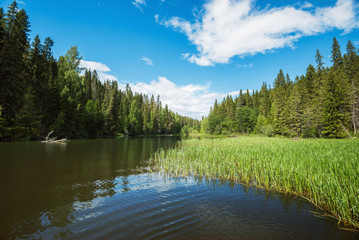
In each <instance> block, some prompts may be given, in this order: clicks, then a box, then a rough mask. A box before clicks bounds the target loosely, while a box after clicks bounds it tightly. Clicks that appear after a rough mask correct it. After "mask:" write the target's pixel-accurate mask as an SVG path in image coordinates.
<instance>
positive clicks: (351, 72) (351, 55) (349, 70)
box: [344, 41, 359, 135]
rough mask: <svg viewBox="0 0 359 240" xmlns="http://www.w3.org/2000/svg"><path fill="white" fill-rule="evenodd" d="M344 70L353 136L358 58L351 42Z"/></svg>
mask: <svg viewBox="0 0 359 240" xmlns="http://www.w3.org/2000/svg"><path fill="white" fill-rule="evenodd" d="M344 68H345V73H346V75H347V76H348V80H349V84H350V85H351V89H350V105H351V106H350V108H351V124H352V129H353V131H354V135H356V133H357V126H358V125H359V91H358V85H359V70H358V69H359V56H358V54H357V50H356V48H355V47H354V45H353V44H352V43H351V41H348V44H347V53H346V54H345V55H344Z"/></svg>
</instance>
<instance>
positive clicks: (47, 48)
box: [0, 1, 200, 140]
mask: <svg viewBox="0 0 359 240" xmlns="http://www.w3.org/2000/svg"><path fill="white" fill-rule="evenodd" d="M29 26H30V24H29V21H28V17H27V15H26V12H25V11H24V10H20V9H18V7H17V3H16V1H14V2H13V3H12V4H11V5H10V7H9V9H8V11H7V13H6V14H4V12H3V9H2V8H1V9H0V79H1V81H0V87H1V88H0V90H1V95H0V110H1V111H0V139H1V140H11V139H21V138H24V137H29V136H35V137H38V136H46V135H47V134H48V132H50V131H51V130H54V135H56V136H58V137H68V138H87V137H89V138H95V137H101V136H116V135H117V134H126V135H128V134H131V135H139V134H146V135H148V134H150V135H152V134H154V135H157V134H179V133H180V132H181V129H182V127H183V126H185V125H187V126H189V127H190V128H192V129H196V130H199V126H200V124H199V121H198V120H194V119H191V118H187V117H182V116H180V115H178V114H177V113H174V112H172V111H171V110H170V109H169V108H168V106H167V105H166V106H165V108H162V103H161V101H160V98H159V96H158V97H157V101H155V100H154V96H152V97H151V101H149V100H148V96H146V95H142V94H138V93H133V92H132V91H131V88H130V87H129V85H127V86H126V89H125V90H122V91H121V90H119V88H118V85H117V82H116V81H114V82H110V81H105V82H104V83H102V82H101V81H100V79H99V77H98V75H97V73H96V71H91V70H88V69H80V68H79V65H80V61H81V56H80V53H79V51H78V49H77V47H76V46H73V47H71V48H70V49H69V50H68V51H67V53H66V54H65V56H61V57H59V59H58V61H56V60H55V59H54V57H53V54H52V46H53V44H54V42H53V41H52V40H51V39H50V38H46V39H45V41H44V42H43V43H42V42H41V39H40V37H39V36H38V35H37V36H35V38H34V39H33V41H32V44H31V45H30V44H29V39H28V32H29Z"/></svg>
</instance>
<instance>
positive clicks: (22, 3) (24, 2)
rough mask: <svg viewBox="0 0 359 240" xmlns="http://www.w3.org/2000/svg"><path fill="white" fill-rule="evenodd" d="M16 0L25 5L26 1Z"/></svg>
mask: <svg viewBox="0 0 359 240" xmlns="http://www.w3.org/2000/svg"><path fill="white" fill-rule="evenodd" d="M16 2H17V3H20V4H22V5H26V3H25V2H24V1H20V0H17V1H16Z"/></svg>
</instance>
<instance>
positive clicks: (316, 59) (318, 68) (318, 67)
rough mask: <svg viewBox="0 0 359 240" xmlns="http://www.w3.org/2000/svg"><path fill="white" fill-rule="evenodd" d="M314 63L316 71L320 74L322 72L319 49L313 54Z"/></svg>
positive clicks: (321, 58) (321, 57) (321, 59)
mask: <svg viewBox="0 0 359 240" xmlns="http://www.w3.org/2000/svg"><path fill="white" fill-rule="evenodd" d="M315 61H316V63H317V71H318V72H321V71H322V70H323V65H324V63H323V56H322V55H321V54H320V52H319V49H317V52H316V54H315Z"/></svg>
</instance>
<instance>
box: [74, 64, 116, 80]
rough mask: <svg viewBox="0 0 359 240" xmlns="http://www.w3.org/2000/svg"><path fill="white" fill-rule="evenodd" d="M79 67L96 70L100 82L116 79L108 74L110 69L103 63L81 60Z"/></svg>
mask: <svg viewBox="0 0 359 240" xmlns="http://www.w3.org/2000/svg"><path fill="white" fill-rule="evenodd" d="M80 68H86V69H89V70H90V69H91V70H96V72H97V74H98V76H99V78H100V80H101V81H102V82H104V81H106V80H112V81H117V80H118V79H117V77H115V76H114V75H111V74H109V72H111V69H110V68H109V67H108V66H106V65H105V64H103V63H99V62H93V61H85V60H81V61H80Z"/></svg>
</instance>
